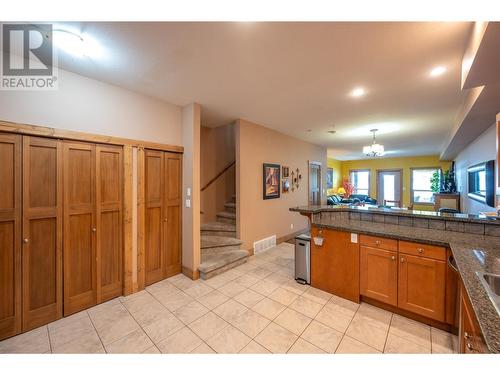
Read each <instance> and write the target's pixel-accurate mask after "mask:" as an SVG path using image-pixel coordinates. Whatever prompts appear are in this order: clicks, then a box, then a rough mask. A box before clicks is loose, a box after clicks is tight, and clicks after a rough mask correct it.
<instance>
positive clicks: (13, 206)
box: [0, 133, 21, 340]
mask: <svg viewBox="0 0 500 375" xmlns="http://www.w3.org/2000/svg"><path fill="white" fill-rule="evenodd" d="M0 186H1V189H2V190H1V193H0V340H1V339H4V338H6V337H9V336H13V335H15V334H17V333H19V332H21V136H18V135H12V134H1V133H0Z"/></svg>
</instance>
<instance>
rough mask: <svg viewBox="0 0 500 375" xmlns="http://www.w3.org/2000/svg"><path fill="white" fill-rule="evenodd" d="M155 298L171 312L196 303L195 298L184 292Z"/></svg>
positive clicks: (160, 295) (159, 295)
mask: <svg viewBox="0 0 500 375" xmlns="http://www.w3.org/2000/svg"><path fill="white" fill-rule="evenodd" d="M155 298H156V299H157V300H158V301H160V303H161V304H162V305H163V306H165V307H166V308H167V309H169V310H170V311H175V310H177V309H179V308H181V307H182V306H185V305H187V304H188V303H191V302H193V301H194V299H193V297H190V296H188V295H187V294H186V293H184V292H182V291H179V292H176V293H172V294H167V295H163V294H158V295H155Z"/></svg>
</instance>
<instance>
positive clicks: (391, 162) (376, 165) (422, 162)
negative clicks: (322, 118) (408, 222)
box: [328, 155, 451, 210]
mask: <svg viewBox="0 0 500 375" xmlns="http://www.w3.org/2000/svg"><path fill="white" fill-rule="evenodd" d="M332 160H333V159H328V166H330V162H331V161H332ZM335 162H338V163H340V164H341V170H342V174H341V176H342V178H349V171H350V170H352V169H370V195H371V196H372V197H373V198H377V170H379V169H402V170H403V206H404V207H406V206H408V205H409V204H410V168H416V167H441V168H442V169H443V171H445V170H447V169H449V168H450V165H451V162H448V161H440V160H439V156H438V155H432V156H410V157H404V158H382V159H363V160H346V161H342V162H339V161H338V160H335ZM332 165H333V164H332ZM414 209H417V210H420V209H421V210H432V209H433V207H431V206H426V205H422V206H418V205H415V206H414Z"/></svg>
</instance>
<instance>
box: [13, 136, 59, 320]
mask: <svg viewBox="0 0 500 375" xmlns="http://www.w3.org/2000/svg"><path fill="white" fill-rule="evenodd" d="M61 152H62V150H61V144H60V142H59V141H57V140H52V139H45V138H37V137H28V136H25V137H23V179H24V183H23V259H22V269H23V330H29V329H33V328H36V327H39V326H41V325H44V324H47V323H49V322H52V321H54V320H56V319H59V318H61V317H62V264H61V261H62V163H61Z"/></svg>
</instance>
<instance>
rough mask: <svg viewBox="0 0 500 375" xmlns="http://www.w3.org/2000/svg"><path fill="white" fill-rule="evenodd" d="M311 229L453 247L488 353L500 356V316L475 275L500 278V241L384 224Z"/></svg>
mask: <svg viewBox="0 0 500 375" xmlns="http://www.w3.org/2000/svg"><path fill="white" fill-rule="evenodd" d="M312 225H315V226H318V227H322V228H332V229H337V230H344V231H349V232H355V233H359V234H371V235H380V236H385V237H391V238H395V239H400V240H409V241H417V242H422V243H429V244H433V245H440V246H446V247H450V249H451V251H452V253H453V257H454V258H455V260H456V263H457V267H458V270H459V272H460V276H461V278H462V280H463V283H464V285H465V288H466V290H467V294H468V295H469V298H470V300H471V302H472V306H473V308H474V312H475V314H476V316H477V319H478V321H479V325H480V327H481V331H482V333H483V336H484V339H485V341H486V345H487V346H488V349H489V350H490V352H492V353H500V315H499V313H498V312H497V310H496V309H495V306H494V305H493V302H492V301H491V300H490V298H489V296H488V294H487V292H486V290H485V288H484V287H483V285H482V284H481V282H480V279H479V277H478V276H477V275H476V271H482V272H490V273H495V274H500V238H498V237H491V236H483V235H475V234H467V233H457V232H449V231H442V230H435V229H426V228H416V227H407V226H401V225H392V224H385V223H375V222H366V221H359V220H346V219H335V218H323V219H318V220H315V221H314V223H313V224H312Z"/></svg>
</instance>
